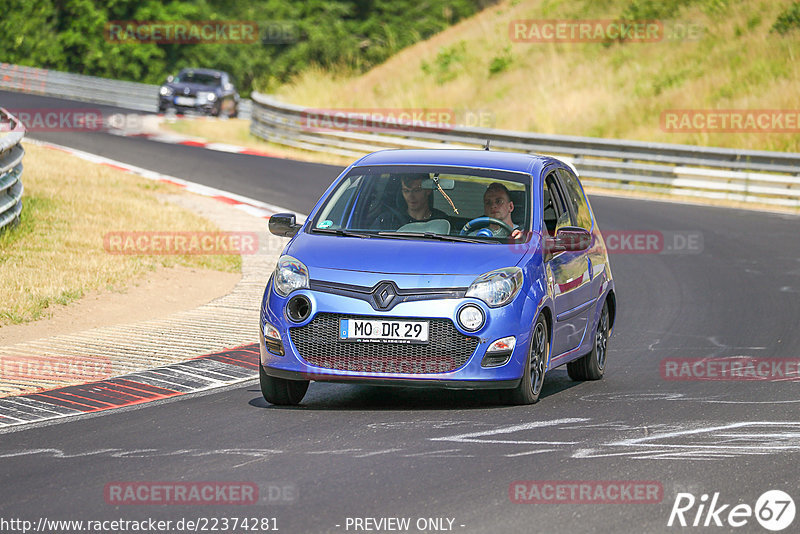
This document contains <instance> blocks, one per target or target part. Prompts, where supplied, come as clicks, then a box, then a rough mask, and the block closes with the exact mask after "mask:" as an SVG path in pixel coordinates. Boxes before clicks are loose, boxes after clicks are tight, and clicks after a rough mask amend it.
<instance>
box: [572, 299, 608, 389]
mask: <svg viewBox="0 0 800 534" xmlns="http://www.w3.org/2000/svg"><path fill="white" fill-rule="evenodd" d="M608 319H609V318H608V301H606V302H604V303H603V311H601V312H600V321H598V323H597V333H596V334H595V336H594V345H593V346H592V352H590V353H589V354H587V355H586V356H583V357H582V358H580V359H578V360H575V361H574V362H569V363H568V364H567V374H568V375H569V377H570V378H571V379H573V380H580V381H582V380H600V379H601V378H603V373H604V372H605V370H606V355H607V354H608V332H609V327H610V325H609V320H608Z"/></svg>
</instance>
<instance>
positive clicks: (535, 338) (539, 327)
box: [508, 315, 550, 404]
mask: <svg viewBox="0 0 800 534" xmlns="http://www.w3.org/2000/svg"><path fill="white" fill-rule="evenodd" d="M549 356H550V340H549V339H548V335H547V322H546V321H545V320H544V317H542V316H541V315H540V316H539V319H537V321H536V326H534V327H533V334H532V335H531V343H530V347H529V349H528V358H527V360H526V362H525V370H524V371H523V372H522V381H521V382H520V384H519V386H517V387H516V389H512V390H510V391H509V392H508V402H509V404H533V403H535V402H536V401H538V400H539V394H540V393H541V392H542V386H543V385H544V373H545V369H546V368H547V360H548V357H549Z"/></svg>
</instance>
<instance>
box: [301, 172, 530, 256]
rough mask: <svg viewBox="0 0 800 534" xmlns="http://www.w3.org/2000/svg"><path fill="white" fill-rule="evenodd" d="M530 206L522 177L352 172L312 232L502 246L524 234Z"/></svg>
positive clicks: (527, 178) (526, 181)
mask: <svg viewBox="0 0 800 534" xmlns="http://www.w3.org/2000/svg"><path fill="white" fill-rule="evenodd" d="M529 199H530V176H529V175H525V174H520V173H512V172H503V171H492V170H477V169H460V168H446V167H409V166H403V167H366V168H363V167H362V168H359V167H356V168H354V169H352V170H351V171H350V173H348V175H347V176H346V177H345V178H344V179H343V180H342V181H341V182H340V183H339V185H338V186H337V187H336V189H334V190H333V191H332V192H331V194H330V195H328V197H327V198H326V199H325V201H324V204H323V205H322V207H321V208H320V210H319V211H318V213H317V216H316V217H315V218H314V221H313V223H312V226H311V231H312V232H314V231H316V232H337V233H343V232H348V233H352V232H357V233H366V234H371V235H377V236H381V237H390V238H391V237H396V238H400V237H403V238H410V239H414V238H417V239H425V238H431V237H442V236H453V237H456V236H468V237H471V238H476V239H478V240H482V241H486V242H493V241H500V240H507V239H508V238H509V237H510V236H512V234H513V235H514V236H515V237H516V236H517V235H518V234H519V233H520V232H524V230H526V229H528V228H529V226H530V225H529V221H530V200H529ZM515 230H518V232H515Z"/></svg>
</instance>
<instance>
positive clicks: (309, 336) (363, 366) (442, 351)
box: [289, 313, 478, 374]
mask: <svg viewBox="0 0 800 534" xmlns="http://www.w3.org/2000/svg"><path fill="white" fill-rule="evenodd" d="M358 318H361V317H355V316H349V315H342V314H334V313H320V314H317V316H316V317H314V319H313V320H312V321H311V322H310V323H308V324H307V325H305V326H299V327H295V328H289V335H290V336H291V338H292V342H293V343H294V345H295V347H297V350H298V352H299V353H300V356H301V357H302V358H303V359H304V360H306V361H307V362H308V363H310V364H311V365H315V366H317V367H323V368H325V369H337V370H339V371H357V372H363V373H407V374H423V373H446V372H449V371H454V370H456V369H458V368H459V367H461V366H463V365H464V364H465V363H467V360H468V359H469V357H470V356H472V353H473V352H475V349H476V348H477V347H478V338H476V337H470V336H465V335H463V334H461V333H460V332H459V331H458V330H456V329H455V327H454V326H453V323H452V321H449V320H446V319H429V321H430V329H429V331H428V336H429V337H428V344H426V345H421V344H419V345H415V344H403V343H355V342H346V341H339V319H358ZM363 318H364V319H367V317H363ZM376 318H377V317H369V319H376ZM381 318H382V317H381ZM387 319H388V317H387ZM407 319H408V318H401V320H407Z"/></svg>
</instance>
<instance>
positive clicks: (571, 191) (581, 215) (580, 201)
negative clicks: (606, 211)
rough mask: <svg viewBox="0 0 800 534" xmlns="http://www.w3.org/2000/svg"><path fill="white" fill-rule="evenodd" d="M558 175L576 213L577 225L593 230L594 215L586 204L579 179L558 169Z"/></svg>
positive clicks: (568, 172) (564, 170) (566, 171)
mask: <svg viewBox="0 0 800 534" xmlns="http://www.w3.org/2000/svg"><path fill="white" fill-rule="evenodd" d="M558 174H559V176H560V177H561V182H562V183H563V184H564V186H565V189H566V190H565V193H566V194H567V197H568V198H569V202H570V204H571V205H572V209H573V212H574V213H575V219H576V220H575V224H576V225H577V226H580V227H581V228H585V229H587V230H591V229H592V215H591V212H590V211H589V204H588V203H587V202H586V197H585V196H584V194H583V191H582V190H581V186H580V185H578V179H577V178H576V177H575V175H574V174H572V173H571V172H570V171H568V170H566V169H558Z"/></svg>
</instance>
